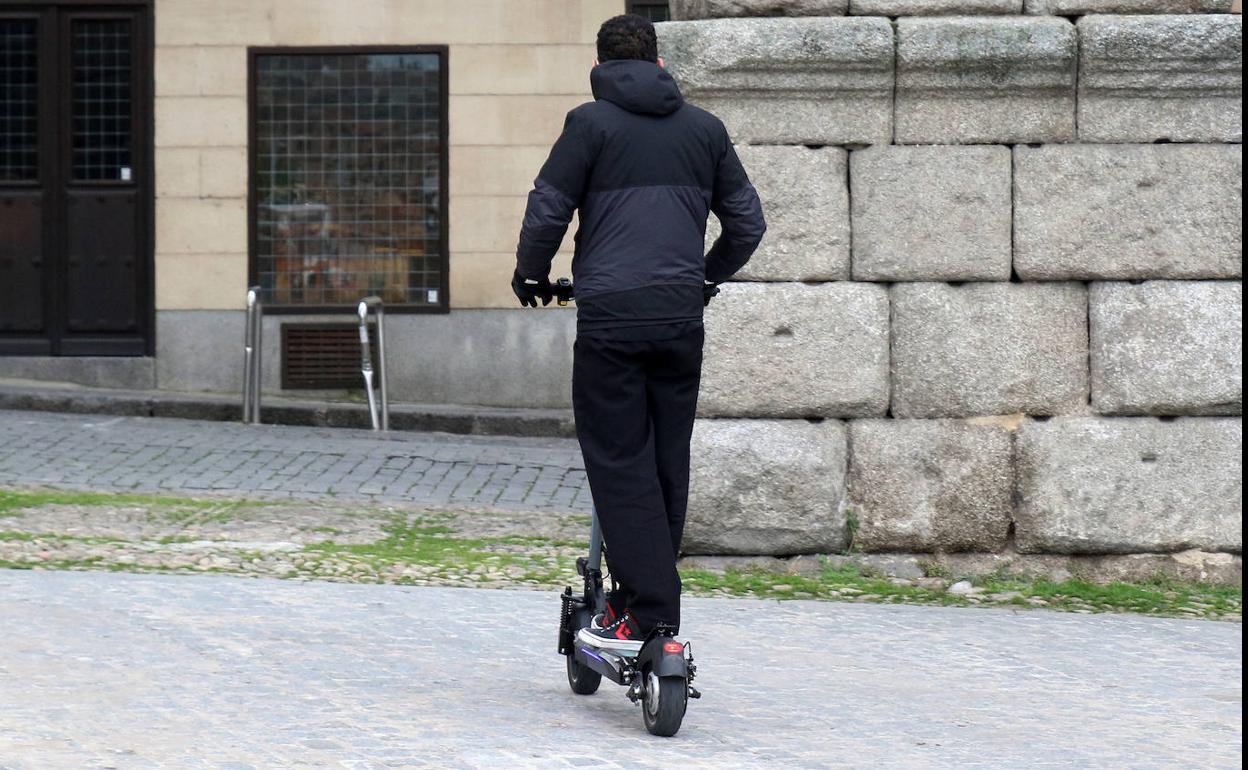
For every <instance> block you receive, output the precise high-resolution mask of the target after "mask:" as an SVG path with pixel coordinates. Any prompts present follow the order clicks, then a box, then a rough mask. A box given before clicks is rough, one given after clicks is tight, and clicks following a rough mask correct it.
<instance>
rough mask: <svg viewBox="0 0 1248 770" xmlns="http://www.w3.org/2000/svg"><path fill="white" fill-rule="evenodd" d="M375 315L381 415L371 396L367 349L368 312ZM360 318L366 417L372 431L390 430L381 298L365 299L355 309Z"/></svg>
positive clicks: (369, 359)
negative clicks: (366, 403) (369, 419)
mask: <svg viewBox="0 0 1248 770" xmlns="http://www.w3.org/2000/svg"><path fill="white" fill-rule="evenodd" d="M370 308H371V309H372V310H373V312H375V313H376V314H377V379H378V386H379V387H378V389H379V390H380V391H381V414H380V416H379V415H378V410H377V399H376V398H375V397H374V394H373V357H372V356H371V355H369V349H368V347H369V346H368V311H369V309H370ZM356 314H357V315H358V316H359V317H360V347H361V362H360V373H361V374H363V375H364V391H365V392H366V393H367V394H368V416H369V417H370V418H371V419H372V421H373V430H390V401H389V399H387V397H386V308H385V305H384V304H383V303H382V301H381V297H376V296H373V297H365V298H364V299H362V300H360V304H359V306H358V307H357V308H356Z"/></svg>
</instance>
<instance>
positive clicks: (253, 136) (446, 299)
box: [240, 45, 451, 315]
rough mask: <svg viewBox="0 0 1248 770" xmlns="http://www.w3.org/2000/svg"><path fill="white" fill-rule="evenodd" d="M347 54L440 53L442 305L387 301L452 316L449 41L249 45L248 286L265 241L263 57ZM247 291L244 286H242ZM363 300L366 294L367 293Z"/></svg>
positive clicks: (311, 307)
mask: <svg viewBox="0 0 1248 770" xmlns="http://www.w3.org/2000/svg"><path fill="white" fill-rule="evenodd" d="M344 54H347V55H349V54H362V55H378V54H380V55H386V54H389V55H405V54H437V55H438V88H439V90H440V92H441V93H440V94H439V96H440V97H441V98H440V105H439V106H440V109H439V115H438V120H439V123H440V124H441V126H440V130H439V142H440V145H441V147H440V150H441V152H440V153H439V156H440V157H439V159H438V176H439V179H438V198H439V203H440V209H441V216H440V217H439V223H438V249H439V251H440V252H441V257H440V264H439V279H438V304H436V305H429V304H410V303H402V304H398V303H395V304H390V303H387V304H386V312H388V313H400V314H406V313H410V314H435V315H446V314H448V313H450V312H451V294H450V284H451V279H450V266H451V254H450V166H451V152H450V143H449V141H450V103H451V93H450V67H449V61H450V59H449V57H450V46H447V45H337V46H335V45H318V46H298V45H295V46H249V47H248V48H247V285H248V286H255V285H256V284H257V283H259V277H260V276H259V272H260V271H259V267H260V266H259V260H258V253H259V248H258V246H259V244H258V235H259V232H258V228H257V219H258V217H257V212H258V204H259V195H258V194H257V193H258V190H257V186H256V185H257V181H258V180H257V176H258V175H257V173H256V169H257V157H256V156H257V153H258V152H259V142H258V141H257V134H258V126H257V118H258V116H259V109H258V108H257V105H256V99H257V96H258V93H259V89H258V88H257V76H258V69H259V68H258V63H259V60H260V57H262V56H317V55H321V56H342V55H344ZM240 294H241V290H240ZM361 299H363V297H361ZM354 311H355V304H354V303H345V304H338V305H333V304H331V305H324V304H321V305H316V304H306V305H278V304H267V305H265V308H264V312H265V314H266V315H314V314H321V313H343V312H354Z"/></svg>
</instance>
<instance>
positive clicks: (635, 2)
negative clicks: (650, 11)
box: [625, 0, 672, 23]
mask: <svg viewBox="0 0 1248 770" xmlns="http://www.w3.org/2000/svg"><path fill="white" fill-rule="evenodd" d="M639 5H665V6H667V17H668V20H669V21H670V20H671V17H672V4H671V0H668V1H667V2H662V0H628V5H627V6H626V7H625V13H632V14H636V15H638V16H643V14H640V13H638V12H637V11H638V8H637V6H639ZM643 18H647V19H648V18H650V17H649V16H648V15H647V16H643ZM656 23H658V22H656Z"/></svg>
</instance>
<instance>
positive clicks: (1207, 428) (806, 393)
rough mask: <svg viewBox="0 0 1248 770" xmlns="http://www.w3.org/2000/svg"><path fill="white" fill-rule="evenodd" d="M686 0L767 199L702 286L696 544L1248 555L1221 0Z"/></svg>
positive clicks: (681, 75)
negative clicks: (709, 288) (748, 234)
mask: <svg viewBox="0 0 1248 770" xmlns="http://www.w3.org/2000/svg"><path fill="white" fill-rule="evenodd" d="M673 10H674V11H675V15H676V18H677V19H680V21H675V22H671V23H668V24H663V25H660V49H661V50H660V53H661V54H662V55H663V56H664V57H665V59H666V61H667V63H668V66H669V68H670V69H671V71H672V72H673V74H674V75H675V77H676V78H677V80H678V81H679V82H680V83H681V86H682V88H683V89H684V91H685V94H686V96H687V97H688V98H689V99H690V101H692V102H693V103H695V104H698V105H701V106H704V107H706V108H708V109H710V110H711V111H713V112H715V113H716V114H718V115H719V116H720V117H721V118H722V119H723V120H724V122H725V124H726V125H727V127H728V129H729V131H730V132H731V134H732V135H733V137H734V140H735V141H736V142H737V143H738V146H739V153H740V155H741V158H742V160H743V162H744V163H745V165H746V168H747V170H748V171H749V172H750V173H751V177H752V179H753V181H754V182H755V185H756V186H757V188H758V189H759V192H760V194H761V196H762V198H763V205H764V209H765V211H766V212H767V214H768V217H769V221H770V229H769V232H768V235H767V238H766V239H765V240H764V243H763V246H762V248H761V249H760V251H759V254H758V256H757V257H756V258H755V260H754V261H753V262H751V263H750V265H748V266H747V267H746V269H745V270H744V271H742V273H741V274H740V275H739V276H737V279H736V280H735V281H734V282H733V283H731V284H729V285H727V286H725V287H724V289H723V292H722V293H721V295H720V297H719V298H717V299H716V300H715V301H714V302H713V303H712V304H711V306H710V308H709V310H708V313H707V318H706V325H707V340H708V342H707V349H706V364H705V369H704V380H703V388H702V394H701V401H700V407H699V412H700V415H699V420H698V422H697V425H696V427H695V430H694V445H693V464H694V468H693V478H692V482H691V499H690V510H689V523H688V529H687V532H688V538H687V543H686V550H687V551H688V552H689V553H694V554H698V553H702V554H708V553H720V554H725V553H728V554H770V555H794V554H802V553H835V552H838V551H841V550H843V549H845V548H847V547H849V546H851V545H852V546H853V547H855V548H860V549H862V550H865V551H868V552H879V553H890V552H891V553H906V554H958V553H961V554H967V555H974V554H993V555H995V556H993V557H992V558H994V559H995V558H998V557H1001V558H1004V557H1007V556H1011V555H1017V556H1020V557H1025V556H1027V555H1034V554H1039V555H1044V556H1043V557H1039V556H1037V557H1034V558H1050V557H1051V556H1052V555H1055V554H1056V555H1069V556H1070V557H1071V558H1084V557H1095V558H1114V557H1113V556H1107V555H1118V554H1133V555H1135V556H1131V558H1132V559H1135V560H1137V561H1138V560H1139V559H1142V558H1144V557H1141V556H1138V555H1139V554H1177V556H1176V560H1178V561H1183V563H1188V562H1192V560H1193V559H1195V560H1196V561H1201V560H1206V561H1207V560H1208V559H1214V560H1219V559H1226V558H1230V559H1234V560H1235V563H1236V564H1238V563H1239V559H1240V557H1239V554H1240V553H1241V550H1242V539H1243V538H1242V497H1243V491H1242V461H1241V458H1240V455H1241V448H1242V428H1241V419H1240V415H1241V413H1242V392H1243V386H1242V379H1243V374H1242V373H1243V365H1242V352H1241V349H1242V340H1243V326H1242V317H1243V310H1242V308H1243V299H1242V284H1241V278H1242V272H1243V269H1242V264H1243V252H1242V240H1241V235H1242V233H1241V201H1242V189H1243V188H1242V182H1241V170H1242V153H1241V144H1240V142H1241V137H1242V126H1241V117H1240V113H1241V92H1240V89H1241V65H1240V52H1241V30H1242V24H1241V16H1239V15H1238V14H1237V13H1232V12H1231V11H1232V6H1231V0H888V1H887V2H885V1H883V0H848V1H846V0H839V1H838V0H677V2H674V3H673ZM716 234H717V230H716V228H715V227H714V226H713V223H712V227H711V228H710V231H709V232H708V240H709V239H712V238H714V237H715V235H716ZM1193 550H1194V551H1199V552H1205V553H1203V554H1197V555H1196V556H1190V555H1182V554H1183V553H1184V552H1187V551H1193ZM1208 552H1213V553H1214V554H1216V556H1212V557H1210V556H1207V553H1208ZM958 558H962V557H958ZM1149 558H1153V557H1149ZM1157 558H1161V557H1157ZM1139 563H1143V562H1139ZM1148 563H1149V564H1156V563H1158V562H1155V561H1149V562H1148ZM1176 563H1177V561H1176ZM1202 563H1203V562H1202ZM1219 563H1220V562H1219ZM1185 574H1186V573H1185Z"/></svg>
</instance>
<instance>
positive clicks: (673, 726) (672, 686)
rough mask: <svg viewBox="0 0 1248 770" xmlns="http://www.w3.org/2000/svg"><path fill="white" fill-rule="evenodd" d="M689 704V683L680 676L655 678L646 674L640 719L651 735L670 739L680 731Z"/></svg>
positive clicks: (651, 673)
mask: <svg viewBox="0 0 1248 770" xmlns="http://www.w3.org/2000/svg"><path fill="white" fill-rule="evenodd" d="M688 704H689V683H688V682H687V681H686V680H685V678H684V677H682V676H663V677H660V676H656V675H655V674H654V673H653V672H647V673H646V692H645V698H644V699H643V700H642V702H641V718H642V721H643V722H645V723H646V730H647V731H648V732H649V733H650V734H651V735H658V736H661V737H664V738H670V737H671V736H673V735H675V734H676V732H677V731H678V730H680V723H681V722H682V721H684V718H685V707H686V706H688Z"/></svg>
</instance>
